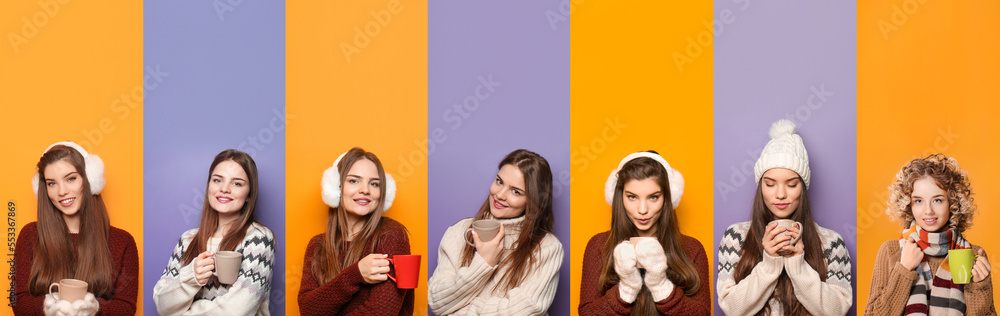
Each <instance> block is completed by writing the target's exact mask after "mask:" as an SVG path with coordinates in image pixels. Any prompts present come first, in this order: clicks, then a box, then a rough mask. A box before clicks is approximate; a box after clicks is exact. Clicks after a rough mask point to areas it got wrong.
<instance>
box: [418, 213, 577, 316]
mask: <svg viewBox="0 0 1000 316" xmlns="http://www.w3.org/2000/svg"><path fill="white" fill-rule="evenodd" d="M523 221H524V216H521V217H517V218H513V219H503V220H500V222H501V223H502V224H503V227H504V239H503V244H504V250H503V253H502V254H501V256H502V258H506V257H507V256H508V255H510V253H511V249H512V248H513V247H514V242H515V241H517V237H518V235H519V234H520V232H521V226H522V223H523ZM471 223H472V219H471V218H467V219H463V220H461V221H459V222H458V223H457V224H455V225H452V226H451V227H449V228H448V230H447V231H445V233H444V237H443V238H442V239H441V246H440V247H439V248H438V263H437V268H436V269H435V270H434V274H433V275H432V276H431V278H430V281H429V282H428V283H429V284H428V289H427V305H428V306H430V308H431V310H432V311H433V312H434V313H435V314H437V315H544V314H546V313H547V311H548V309H549V305H551V304H552V300H553V299H554V298H555V295H556V287H557V286H558V284H559V267H561V266H562V261H563V248H562V244H561V243H559V239H557V238H556V237H555V235H552V234H548V235H546V236H545V238H544V239H542V241H541V243H540V244H539V247H538V250H537V251H536V253H535V255H536V256H537V257H536V258H537V261H535V262H536V264H534V265H533V266H532V267H530V268H529V270H528V271H527V275H526V276H525V278H524V281H523V282H521V284H519V285H518V286H517V287H515V288H513V289H511V290H509V291H507V292H502V290H496V291H494V287H495V286H496V285H497V284H498V283H499V281H500V280H501V279H502V278H501V276H502V275H503V274H504V273H506V271H505V270H506V269H505V268H504V269H501V270H500V271H498V273H497V274H496V276H495V277H493V278H492V279H490V278H489V276H490V274H491V273H493V271H494V270H496V269H497V267H495V266H490V265H489V264H487V263H486V260H485V259H483V257H481V256H480V255H479V253H476V254H475V256H474V257H473V259H472V263H471V264H469V266H465V267H463V266H462V265H461V260H462V250H463V249H464V248H465V246H466V243H465V230H466V229H467V228H469V226H470V225H471ZM470 236H471V234H470ZM470 238H471V237H470Z"/></svg>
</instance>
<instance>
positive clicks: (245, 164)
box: [181, 149, 259, 264]
mask: <svg viewBox="0 0 1000 316" xmlns="http://www.w3.org/2000/svg"><path fill="white" fill-rule="evenodd" d="M229 160H232V161H233V162H235V163H236V164H238V165H240V167H242V168H243V172H246V174H247V178H249V179H247V181H249V185H250V193H248V194H247V200H246V203H243V208H241V209H240V214H239V218H237V220H236V221H237V224H236V225H233V226H230V227H229V231H227V232H226V235H224V236H222V243H220V244H219V250H220V251H222V250H228V251H233V250H236V247H239V245H240V243H241V242H243V237H245V236H246V232H247V229H248V228H250V226H251V225H253V223H255V221H254V216H253V213H254V210H255V209H256V205H257V192H258V191H259V188H258V187H257V164H256V163H254V161H253V158H250V155H248V154H247V153H245V152H242V151H239V150H235V149H226V150H223V151H222V152H220V153H219V154H218V155H215V160H213V161H212V166H211V167H209V168H208V180H207V181H205V203H203V204H202V207H201V223H199V224H198V232H197V233H195V235H194V239H192V240H191V243H190V244H189V245H188V248H187V250H185V251H184V257H183V258H182V259H181V262H183V263H185V264H187V263H188V262H191V260H194V259H195V258H197V257H198V254H200V253H202V252H205V250H207V249H208V241H209V240H210V239H211V238H212V235H214V234H215V230H217V229H219V212H217V211H216V210H215V209H213V208H212V206H211V205H210V204H208V200H209V199H210V198H211V197H210V196H208V194H209V192H208V191H209V190H208V186H209V185H210V184H211V183H212V171H214V170H215V166H218V165H219V164H220V163H222V162H223V161H229Z"/></svg>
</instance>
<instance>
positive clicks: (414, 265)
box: [385, 255, 420, 289]
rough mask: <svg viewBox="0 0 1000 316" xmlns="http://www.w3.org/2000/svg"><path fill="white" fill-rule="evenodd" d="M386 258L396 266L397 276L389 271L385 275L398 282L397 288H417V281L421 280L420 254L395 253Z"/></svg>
mask: <svg viewBox="0 0 1000 316" xmlns="http://www.w3.org/2000/svg"><path fill="white" fill-rule="evenodd" d="M386 260H389V263H391V264H392V265H394V266H396V276H395V277H393V276H392V275H391V274H388V273H386V274H385V275H386V276H388V277H389V278H390V279H392V281H393V282H396V287H397V288H401V289H415V288H417V283H418V282H417V281H419V280H420V255H395V256H392V258H386Z"/></svg>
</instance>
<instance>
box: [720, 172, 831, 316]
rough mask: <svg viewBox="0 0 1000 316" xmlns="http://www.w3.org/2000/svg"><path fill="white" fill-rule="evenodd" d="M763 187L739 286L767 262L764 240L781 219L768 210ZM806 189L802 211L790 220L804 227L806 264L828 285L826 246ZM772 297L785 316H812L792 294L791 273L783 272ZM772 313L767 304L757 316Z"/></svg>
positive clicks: (739, 270)
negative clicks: (824, 252) (824, 250)
mask: <svg viewBox="0 0 1000 316" xmlns="http://www.w3.org/2000/svg"><path fill="white" fill-rule="evenodd" d="M761 183H762V182H757V193H756V194H755V195H754V197H753V208H752V211H751V215H750V217H751V219H750V229H749V230H748V231H747V235H746V238H744V239H743V250H742V251H741V252H740V261H739V262H737V263H736V269H735V274H734V277H735V279H736V283H739V282H740V281H741V280H743V279H744V278H746V277H747V276H748V275H750V272H751V271H753V268H754V267H755V266H756V265H757V263H758V262H760V261H761V260H763V259H764V246H763V245H762V244H761V240H762V239H763V238H764V233H765V231H764V230H765V228H767V224H768V223H770V222H771V221H773V220H776V219H778V218H777V217H776V216H774V214H772V213H771V211H770V210H768V209H767V204H766V202H765V201H764V194H763V193H762V192H761ZM802 185H803V187H802V195H801V196H800V197H799V200H800V201H799V209H797V210H795V212H793V213H792V215H791V216H790V217H789V219H791V220H793V221H796V222H799V223H802V232H801V236H802V240H801V241H800V242H802V243H803V244H802V246H803V249H804V252H805V254H804V256H805V260H806V262H807V263H809V266H811V267H812V268H813V270H816V272H817V273H819V279H820V281H826V259H825V257H824V256H823V242H822V240H820V237H819V231H818V230H817V229H816V227H817V226H816V223H815V221H814V220H813V216H812V209H811V208H810V207H809V194H807V192H808V191H807V190H806V189H807V188H806V187H805V182H802ZM771 297H772V298H775V299H777V300H778V302H780V303H781V307H782V309H784V311H785V315H808V314H809V312H808V311H806V309H805V307H803V306H802V304H800V303H799V300H798V299H796V298H795V292H794V291H793V290H792V281H791V279H789V278H788V273H787V272H786V271H784V270H782V271H781V276H779V277H778V284H777V286H776V287H775V288H774V292H773V293H772V294H771ZM770 312H771V306H770V304H764V308H763V309H761V310H760V311H758V312H757V315H767V314H769V313H770Z"/></svg>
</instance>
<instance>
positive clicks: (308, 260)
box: [299, 217, 413, 315]
mask: <svg viewBox="0 0 1000 316" xmlns="http://www.w3.org/2000/svg"><path fill="white" fill-rule="evenodd" d="M382 221H383V222H384V223H383V224H382V230H383V232H382V235H381V237H379V238H380V239H379V242H378V247H376V248H375V249H374V252H373V253H380V254H388V255H389V256H390V257H392V256H393V255H408V254H410V239H409V237H407V236H406V231H405V229H404V228H403V224H400V223H399V222H397V221H394V220H392V219H390V218H388V217H383V218H382ZM323 235H324V234H319V235H316V236H315V237H313V238H312V240H310V241H309V246H308V247H307V248H306V256H305V261H304V262H303V263H302V286H301V287H300V288H299V313H301V314H302V315H334V314H335V315H413V290H405V289H399V288H397V287H396V283H395V282H393V281H392V280H386V281H384V282H379V283H376V284H368V283H367V282H365V279H364V277H362V276H361V271H360V270H358V263H357V262H355V263H353V264H351V265H350V266H347V268H344V269H343V270H341V271H340V274H338V275H337V276H336V277H334V278H333V279H332V280H330V282H326V284H319V282H318V281H317V280H316V278H315V277H314V276H313V273H312V262H313V257H314V256H315V254H316V251H317V250H318V249H319V247H320V242H321V241H322V238H323ZM347 247H350V243H348V244H346V245H345V248H344V249H340V251H341V253H343V252H344V251H347ZM370 248H371V245H370V244H369V245H368V246H366V247H365V249H370ZM390 273H391V274H393V275H395V273H396V272H395V270H394V269H393V270H392V271H390Z"/></svg>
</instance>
